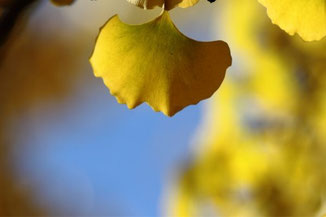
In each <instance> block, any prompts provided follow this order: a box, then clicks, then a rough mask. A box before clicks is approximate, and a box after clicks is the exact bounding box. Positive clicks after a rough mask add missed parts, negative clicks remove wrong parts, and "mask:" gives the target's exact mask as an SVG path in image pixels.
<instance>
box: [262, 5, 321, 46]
mask: <svg viewBox="0 0 326 217" xmlns="http://www.w3.org/2000/svg"><path fill="white" fill-rule="evenodd" d="M258 1H259V2H260V3H261V4H263V5H264V6H265V7H266V8H267V13H268V15H269V17H270V18H271V20H272V22H273V23H275V24H277V25H278V26H280V27H281V28H282V29H283V30H285V31H286V32H287V33H289V34H290V35H294V34H295V33H298V34H299V35H300V36H301V37H302V38H303V39H304V40H306V41H313V40H320V39H321V38H323V37H324V36H325V35H326V10H325V8H326V1H324V0H314V1H311V0H295V1H294V0H258Z"/></svg>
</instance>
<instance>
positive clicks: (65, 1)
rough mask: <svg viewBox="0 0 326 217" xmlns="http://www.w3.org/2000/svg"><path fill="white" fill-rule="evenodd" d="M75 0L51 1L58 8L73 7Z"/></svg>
mask: <svg viewBox="0 0 326 217" xmlns="http://www.w3.org/2000/svg"><path fill="white" fill-rule="evenodd" d="M74 1H75V0H51V2H52V3H53V4H55V5H57V6H66V5H71V4H72V3H73V2H74Z"/></svg>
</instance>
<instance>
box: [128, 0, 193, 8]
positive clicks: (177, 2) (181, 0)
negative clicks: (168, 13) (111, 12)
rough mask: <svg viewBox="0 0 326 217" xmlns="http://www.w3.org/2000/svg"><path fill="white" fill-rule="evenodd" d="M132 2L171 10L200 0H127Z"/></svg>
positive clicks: (145, 6)
mask: <svg viewBox="0 0 326 217" xmlns="http://www.w3.org/2000/svg"><path fill="white" fill-rule="evenodd" d="M127 1H128V2H130V3H131V4H134V5H137V6H138V7H141V8H144V9H152V8H154V7H163V6H164V9H165V10H171V9H173V8H175V7H177V6H178V7H181V8H187V7H191V6H193V5H195V4H196V3H197V2H198V1H199V0H127Z"/></svg>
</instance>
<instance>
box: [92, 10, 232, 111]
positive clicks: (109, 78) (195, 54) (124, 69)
mask: <svg viewBox="0 0 326 217" xmlns="http://www.w3.org/2000/svg"><path fill="white" fill-rule="evenodd" d="M90 61H91V64H92V66H93V69H94V74H95V75H96V76H98V77H102V78H103V80H104V83H105V84H106V85H107V87H109V89H110V92H111V94H112V95H114V96H116V98H117V99H118V102H120V103H125V104H127V106H128V107H129V108H135V107H136V106H138V105H139V104H141V103H143V102H147V103H148V104H149V105H150V106H151V107H152V108H153V109H154V110H155V111H162V112H163V113H164V114H165V115H168V116H172V115H174V114H175V113H176V112H178V111H180V110H181V109H183V108H184V107H186V106H188V105H191V104H196V103H198V102H199V101H201V100H203V99H206V98H208V97H210V96H211V95H212V94H213V93H214V92H215V91H216V90H217V89H218V87H219V86H220V84H221V83H222V81H223V79H224V75H225V71H226V69H227V68H228V67H229V66H230V65H231V56H230V50H229V47H228V45H227V44H226V43H225V42H223V41H214V42H198V41H195V40H192V39H189V38H187V37H186V36H184V35H183V34H182V33H180V32H179V31H178V29H177V28H176V27H175V26H174V24H173V23H172V21H171V19H170V17H169V15H168V12H163V14H162V15H161V16H160V17H158V18H156V19H155V20H153V21H151V22H149V23H146V24H143V25H135V26H131V25H127V24H124V23H123V22H121V21H120V19H119V18H118V16H114V17H112V18H111V19H110V20H109V21H108V22H107V24H106V25H105V26H104V27H103V28H102V30H101V32H100V34H99V37H98V40H97V43H96V46H95V50H94V53H93V55H92V57H91V59H90Z"/></svg>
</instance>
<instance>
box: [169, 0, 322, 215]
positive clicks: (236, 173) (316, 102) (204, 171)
mask: <svg viewBox="0 0 326 217" xmlns="http://www.w3.org/2000/svg"><path fill="white" fill-rule="evenodd" d="M224 4H225V7H223V12H222V18H221V20H223V21H225V20H227V21H228V22H226V23H224V25H223V23H221V25H222V29H221V32H223V33H224V34H226V37H227V38H228V41H229V44H230V47H231V49H232V50H233V53H234V60H235V62H236V64H235V65H234V67H233V69H231V71H230V73H228V76H229V77H227V78H228V79H227V80H226V81H225V82H224V84H223V86H222V87H221V90H220V91H219V92H218V93H217V94H216V95H215V96H214V98H213V101H212V102H211V103H210V104H209V106H210V115H208V118H207V119H208V121H207V124H208V127H206V128H205V129H207V130H206V131H205V134H204V135H205V136H203V138H202V140H201V143H202V144H201V147H202V150H201V151H200V153H199V154H198V155H197V157H196V158H195V159H194V160H193V162H192V163H191V165H189V167H188V168H187V169H185V170H184V173H183V175H182V176H181V177H180V180H179V181H178V182H177V187H176V189H177V190H176V192H175V194H176V195H174V196H173V198H170V201H169V209H168V214H169V215H171V216H204V215H213V216H216V215H217V216H219V215H220V216H232V217H234V216H242V217H243V216H251V217H252V216H271V217H274V216H296V217H297V216H322V214H324V213H325V207H326V206H325V204H326V203H325V195H326V185H325V183H326V169H325V165H326V136H325V132H326V124H325V123H326V115H325V114H326V107H325V100H324V99H325V96H326V95H325V93H326V82H325V81H326V78H325V68H326V57H325V52H323V50H324V49H325V47H326V44H325V42H324V41H321V42H319V43H309V44H307V43H304V42H302V40H300V38H298V37H289V36H287V35H285V34H284V33H283V32H281V31H279V30H278V29H277V28H275V27H274V26H272V25H270V23H269V22H268V21H267V20H266V19H264V18H265V14H264V9H263V8H262V7H260V6H259V5H257V4H256V3H255V2H252V1H250V0H239V1H238V2H237V4H233V3H232V2H229V1H227V2H225V3H224ZM230 26H236V27H237V28H230Z"/></svg>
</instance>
